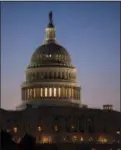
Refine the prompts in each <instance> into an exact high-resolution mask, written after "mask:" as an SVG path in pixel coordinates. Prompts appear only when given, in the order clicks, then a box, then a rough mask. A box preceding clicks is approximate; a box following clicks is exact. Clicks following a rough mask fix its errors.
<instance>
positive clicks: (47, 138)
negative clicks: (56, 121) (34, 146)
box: [42, 136, 52, 143]
mask: <svg viewBox="0 0 121 150" xmlns="http://www.w3.org/2000/svg"><path fill="white" fill-rule="evenodd" d="M51 142H52V139H51V137H50V136H44V137H43V138H42V143H51Z"/></svg>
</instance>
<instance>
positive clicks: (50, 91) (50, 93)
mask: <svg viewBox="0 0 121 150" xmlns="http://www.w3.org/2000/svg"><path fill="white" fill-rule="evenodd" d="M51 96H52V88H49V97H51Z"/></svg>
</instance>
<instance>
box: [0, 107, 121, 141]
mask: <svg viewBox="0 0 121 150" xmlns="http://www.w3.org/2000/svg"><path fill="white" fill-rule="evenodd" d="M0 111H1V112H0V115H1V116H0V117H1V122H0V126H1V129H5V130H7V131H9V132H11V133H12V134H13V136H14V138H15V140H16V141H19V140H20V139H21V138H22V137H23V136H24V133H26V132H27V133H29V134H31V135H33V136H34V137H36V141H37V142H38V143H54V142H80V143H83V142H84V143H85V142H94V143H114V142H116V143H119V142H121V140H120V137H121V134H120V133H121V113H120V112H116V111H105V110H99V109H89V108H77V107H66V106H65V107H59V106H53V107H52V106H41V107H38V108H32V106H31V105H28V106H27V108H26V109H25V110H21V111H6V110H3V109H1V110H0Z"/></svg>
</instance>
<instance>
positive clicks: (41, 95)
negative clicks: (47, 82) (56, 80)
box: [40, 88, 43, 97]
mask: <svg viewBox="0 0 121 150" xmlns="http://www.w3.org/2000/svg"><path fill="white" fill-rule="evenodd" d="M40 97H43V88H40Z"/></svg>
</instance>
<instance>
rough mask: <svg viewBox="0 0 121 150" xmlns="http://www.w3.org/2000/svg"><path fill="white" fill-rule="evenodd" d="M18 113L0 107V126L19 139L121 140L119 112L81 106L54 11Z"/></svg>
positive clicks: (29, 70) (30, 68)
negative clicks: (27, 136)
mask: <svg viewBox="0 0 121 150" xmlns="http://www.w3.org/2000/svg"><path fill="white" fill-rule="evenodd" d="M21 91H22V92H21V93H22V104H21V105H19V106H18V107H17V110H16V111H9V110H4V109H0V118H1V121H0V127H1V129H5V130H6V131H8V132H11V133H12V135H13V140H15V141H16V142H19V141H20V140H21V139H22V138H23V136H24V134H25V133H29V134H31V135H33V136H34V137H36V142H37V143H62V142H71V143H72V142H73V143H75V142H77V143H103V144H104V143H121V113H120V112H117V111H114V110H113V109H112V106H110V105H104V109H102V110H101V109H91V108H87V107H85V106H84V105H82V102H81V93H80V91H81V87H80V85H79V84H78V82H77V78H76V68H75V67H74V66H73V65H72V63H71V57H70V55H69V53H68V52H67V50H66V49H65V48H64V47H63V46H61V45H60V44H58V42H57V41H56V39H55V27H54V25H53V20H52V13H51V12H50V14H49V24H48V26H47V28H46V39H45V41H44V44H43V45H41V46H39V47H38V48H37V49H36V51H35V52H34V54H33V55H32V58H31V61H30V64H29V66H28V67H27V69H26V80H25V82H23V83H22V85H21Z"/></svg>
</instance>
